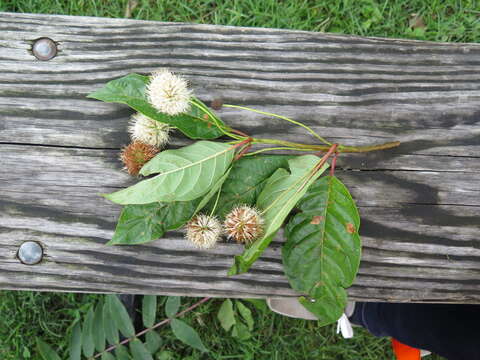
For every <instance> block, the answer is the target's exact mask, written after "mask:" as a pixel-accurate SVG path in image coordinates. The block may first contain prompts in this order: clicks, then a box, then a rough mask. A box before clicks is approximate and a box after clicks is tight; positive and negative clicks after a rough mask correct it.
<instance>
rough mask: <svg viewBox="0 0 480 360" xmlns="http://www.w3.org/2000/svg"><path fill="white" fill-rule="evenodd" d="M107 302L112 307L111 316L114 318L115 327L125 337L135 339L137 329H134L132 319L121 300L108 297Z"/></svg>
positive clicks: (113, 296) (111, 296)
mask: <svg viewBox="0 0 480 360" xmlns="http://www.w3.org/2000/svg"><path fill="white" fill-rule="evenodd" d="M106 301H107V302H108V304H109V305H108V306H109V307H110V316H112V319H113V321H114V322H115V325H116V326H117V328H118V329H119V330H120V332H121V333H122V334H123V336H125V337H127V338H130V337H133V336H134V335H135V328H134V327H133V324H132V319H130V316H129V315H128V312H127V310H126V309H125V307H124V306H123V304H122V302H121V301H120V299H119V298H118V297H117V296H115V295H107V296H106Z"/></svg>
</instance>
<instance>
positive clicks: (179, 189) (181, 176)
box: [105, 141, 235, 205]
mask: <svg viewBox="0 0 480 360" xmlns="http://www.w3.org/2000/svg"><path fill="white" fill-rule="evenodd" d="M234 152H235V149H234V147H233V146H231V145H228V144H225V143H217V142H212V141H198V142H196V143H195V144H192V145H189V146H185V147H183V148H180V149H176V150H165V151H162V152H161V153H160V154H158V155H157V156H155V157H154V158H153V159H152V160H150V161H149V162H148V163H146V164H145V165H144V166H143V168H142V170H141V173H142V175H149V174H154V173H158V172H160V174H159V175H157V176H155V177H152V178H150V179H147V180H143V181H140V182H139V183H137V184H135V185H133V186H130V187H128V188H126V189H123V190H120V191H117V192H115V193H113V194H108V195H105V197H106V198H107V199H109V200H111V201H113V202H115V203H118V204H122V205H125V204H147V203H152V202H155V201H167V202H170V201H189V200H194V199H196V198H198V197H200V196H202V195H204V194H206V193H207V192H208V191H209V190H210V188H211V187H212V186H213V185H214V184H215V183H216V182H217V181H218V180H219V179H220V178H221V177H222V176H223V174H225V172H226V171H227V169H228V168H229V167H230V163H231V162H232V160H233V155H234Z"/></svg>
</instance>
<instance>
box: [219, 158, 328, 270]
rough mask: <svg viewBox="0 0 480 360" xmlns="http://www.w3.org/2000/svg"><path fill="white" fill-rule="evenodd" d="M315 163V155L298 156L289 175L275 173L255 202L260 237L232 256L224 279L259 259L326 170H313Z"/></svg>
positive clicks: (292, 163) (282, 170)
mask: <svg viewBox="0 0 480 360" xmlns="http://www.w3.org/2000/svg"><path fill="white" fill-rule="evenodd" d="M319 161H320V159H319V158H318V157H317V156H315V155H303V156H298V157H295V158H293V159H290V160H289V161H288V165H289V168H290V171H287V170H285V169H278V170H276V171H275V172H274V173H273V175H272V176H270V178H269V179H268V180H267V183H266V184H265V187H264V188H263V190H262V192H261V193H260V195H259V196H258V199H257V207H258V208H259V209H260V210H262V211H263V218H264V223H265V225H264V235H263V237H262V238H260V239H258V240H257V241H255V242H254V243H253V244H252V245H251V246H250V247H249V248H247V249H246V250H245V251H244V252H243V254H242V255H240V256H235V263H234V265H233V266H232V267H231V268H230V270H229V272H228V275H235V274H241V273H243V272H246V271H247V270H248V269H249V268H250V266H251V265H252V264H253V263H254V262H255V261H256V260H257V259H258V258H259V257H260V255H261V254H262V253H263V251H264V250H265V249H266V248H267V246H268V245H269V244H270V242H271V241H272V240H273V238H274V237H275V234H276V232H277V230H278V229H279V228H280V226H282V224H283V222H284V221H285V218H286V217H287V216H288V214H289V213H290V211H291V210H292V209H293V207H294V206H295V204H296V203H297V202H298V201H299V200H300V199H301V198H302V196H303V195H304V194H305V193H306V191H307V190H308V187H309V186H310V185H311V184H312V183H313V182H314V181H315V180H316V179H317V178H318V177H319V176H320V175H321V174H322V173H323V172H324V171H325V169H327V168H328V165H327V164H325V165H323V166H322V168H321V169H316V167H317V165H318V163H319Z"/></svg>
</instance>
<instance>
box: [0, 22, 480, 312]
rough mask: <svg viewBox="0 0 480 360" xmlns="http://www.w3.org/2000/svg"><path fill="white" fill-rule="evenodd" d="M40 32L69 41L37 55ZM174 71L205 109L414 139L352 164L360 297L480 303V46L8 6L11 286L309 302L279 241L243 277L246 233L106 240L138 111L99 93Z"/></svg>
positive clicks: (2, 204) (6, 192) (6, 214)
mask: <svg viewBox="0 0 480 360" xmlns="http://www.w3.org/2000/svg"><path fill="white" fill-rule="evenodd" d="M43 37H46V38H49V39H51V40H53V41H54V48H53V49H52V50H55V48H56V56H55V57H53V58H52V59H50V60H48V61H47V60H39V59H37V58H36V56H35V54H34V53H32V46H33V44H34V43H35V40H37V39H39V38H43ZM40 50H41V49H40ZM36 55H37V56H39V57H40V58H42V53H41V51H40V53H36ZM43 55H44V57H46V58H48V53H43ZM159 67H168V68H170V69H172V70H173V71H175V72H178V73H181V74H184V75H185V76H186V77H187V78H188V79H189V80H190V81H191V84H192V86H193V88H194V89H195V92H196V94H197V95H198V96H199V97H200V98H201V99H202V100H204V101H206V102H207V103H208V102H209V101H211V100H213V99H215V98H219V97H221V98H223V99H225V100H227V101H228V102H229V103H233V104H238V105H246V106H251V107H257V108H261V109H264V110H267V111H273V112H276V113H279V114H284V115H286V116H290V117H293V118H296V119H300V120H302V121H305V122H306V123H307V124H308V125H310V126H311V127H313V128H314V129H315V130H318V131H319V132H320V133H321V134H322V135H323V136H325V137H327V138H329V139H330V140H331V141H334V142H337V141H338V142H341V143H344V144H348V145H366V144H370V143H372V142H373V143H375V142H377V143H382V142H386V141H395V140H399V141H401V142H402V144H401V146H400V147H398V148H396V149H393V150H387V151H382V152H377V153H368V154H364V155H361V154H357V155H342V156H341V157H340V158H339V163H338V164H339V168H340V169H339V171H338V172H339V177H340V178H342V179H343V180H344V182H345V183H346V184H347V185H348V186H349V187H350V188H351V190H352V193H353V195H354V197H355V198H356V200H357V203H358V205H359V207H360V211H361V215H362V219H363V220H362V225H361V232H360V233H361V235H362V240H363V245H364V250H363V258H362V259H363V261H362V264H361V269H360V273H359V276H358V278H357V281H356V283H355V285H354V286H353V287H352V288H350V289H349V294H350V296H351V298H353V299H357V300H386V301H415V302H457V303H459V302H461V303H467V302H468V303H470V302H471V303H475V302H480V45H477V44H444V43H429V42H418V41H404V40H390V39H379V38H360V37H353V36H340V35H330V34H319V33H309V32H302V31H283V30H275V29H258V28H236V27H225V26H210V25H191V24H178V23H159V22H146V21H133V20H118V19H103V18H87V17H67V16H48V15H27V14H9V13H0V159H1V160H0V164H1V171H0V288H2V289H32V290H48V291H74V292H105V293H110V292H115V293H143V294H147V293H148V294H179V295H190V296H200V295H201V296H207V295H210V296H225V297H267V296H278V297H283V296H285V297H286V296H294V295H295V293H294V292H293V291H292V290H291V289H290V287H289V285H288V282H287V280H286V278H285V277H284V275H283V271H282V266H281V260H280V252H279V246H280V241H281V240H280V239H281V237H279V238H278V241H277V242H275V243H273V244H272V245H271V247H270V248H269V249H268V250H267V252H266V253H265V254H264V256H262V258H261V259H260V260H259V261H258V262H257V263H256V264H255V266H254V267H253V268H252V270H251V271H250V272H249V273H248V274H244V275H241V276H236V277H227V276H226V272H227V269H228V268H229V266H230V265H231V263H232V257H233V255H234V254H237V253H240V252H241V248H240V247H239V246H238V245H236V244H232V243H224V244H221V245H220V246H219V247H217V248H216V249H215V250H210V251H199V250H195V249H193V248H192V247H190V246H189V245H188V244H187V243H186V242H185V241H184V240H183V235H182V233H181V232H172V233H171V234H170V236H169V238H168V239H162V240H158V241H155V242H153V243H151V244H148V245H145V246H134V247H128V246H122V247H109V246H104V243H105V242H106V241H107V240H109V239H110V238H111V236H112V234H113V229H114V227H115V223H116V219H117V216H118V213H119V210H120V207H118V206H116V205H114V204H112V203H109V202H108V201H106V200H105V199H103V198H101V197H100V196H98V194H99V193H105V192H112V191H114V190H115V189H118V188H121V187H125V186H126V185H129V184H131V183H133V182H134V180H132V178H131V177H129V176H128V175H127V174H126V173H125V172H123V171H122V170H121V167H122V166H121V164H120V161H119V160H118V150H119V148H120V147H121V146H123V145H125V144H126V143H128V141H129V140H128V135H127V132H126V128H127V123H128V119H129V116H130V115H131V111H130V110H128V109H127V108H126V107H123V106H120V105H118V104H106V103H101V102H99V101H95V100H92V99H87V98H86V97H85V95H86V94H87V93H89V92H91V91H92V90H94V89H97V88H99V87H101V86H102V85H103V84H105V83H106V82H107V81H109V80H111V79H113V78H117V77H120V76H123V75H125V74H127V73H130V72H139V73H148V72H151V71H152V70H154V69H157V68H159ZM220 115H221V116H222V118H224V119H225V120H226V121H227V122H228V123H231V124H233V125H234V127H236V128H238V129H240V130H244V131H247V132H249V133H252V134H256V135H258V136H260V137H269V136H273V135H279V136H281V137H284V138H285V139H287V140H293V141H296V140H299V138H300V137H301V138H302V140H303V141H305V142H312V143H313V141H314V139H313V138H312V137H309V136H308V135H305V134H304V133H303V132H302V131H300V130H298V129H295V128H293V127H291V126H289V125H288V124H287V123H284V122H279V121H277V120H273V119H267V118H266V117H264V116H261V115H257V114H252V113H247V112H240V111H238V110H233V109H223V110H221V111H220ZM182 141H183V140H180V137H179V138H178V139H176V140H175V142H174V143H175V144H176V145H180V144H183V143H182ZM25 241H36V242H38V243H39V244H41V246H42V247H43V250H44V256H43V259H42V261H41V262H40V263H38V264H36V265H25V264H22V263H21V262H20V261H19V259H18V258H17V251H18V249H19V246H20V245H21V244H22V243H24V242H25Z"/></svg>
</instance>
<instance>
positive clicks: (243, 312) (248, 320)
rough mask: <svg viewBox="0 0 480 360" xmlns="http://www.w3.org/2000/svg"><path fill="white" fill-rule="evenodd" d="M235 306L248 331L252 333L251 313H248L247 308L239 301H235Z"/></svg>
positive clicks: (252, 321)
mask: <svg viewBox="0 0 480 360" xmlns="http://www.w3.org/2000/svg"><path fill="white" fill-rule="evenodd" d="M235 304H236V305H237V309H238V312H239V313H240V315H241V316H242V318H243V320H245V322H246V323H247V326H248V330H250V331H252V330H253V325H254V320H253V316H252V312H251V311H250V309H249V308H247V307H246V306H245V305H243V303H242V302H241V301H240V300H237V301H235Z"/></svg>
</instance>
